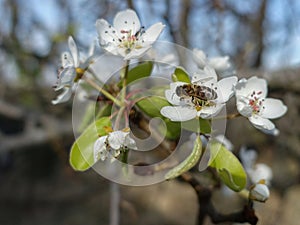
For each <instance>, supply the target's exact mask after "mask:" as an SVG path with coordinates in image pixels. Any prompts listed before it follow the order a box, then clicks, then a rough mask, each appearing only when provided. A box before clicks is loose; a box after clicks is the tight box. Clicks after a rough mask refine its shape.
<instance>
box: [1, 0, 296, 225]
mask: <svg viewBox="0 0 300 225" xmlns="http://www.w3.org/2000/svg"><path fill="white" fill-rule="evenodd" d="M126 8H133V9H135V10H136V12H137V14H138V15H139V17H140V19H141V21H142V24H143V25H144V26H145V27H146V28H147V27H149V26H150V25H151V24H153V23H155V22H159V21H161V22H163V23H164V24H166V25H167V27H166V29H165V30H164V32H163V33H162V35H161V36H160V40H168V41H171V42H175V43H177V44H179V45H182V46H185V47H188V48H191V49H192V48H199V49H202V50H204V51H205V52H206V53H207V54H208V55H209V56H222V55H229V56H230V58H231V60H232V63H233V64H234V65H235V69H236V70H237V74H238V76H239V77H249V76H253V75H257V76H259V77H264V78H266V79H267V80H268V81H269V85H270V93H269V95H270V96H272V97H276V98H280V99H282V100H283V101H284V102H285V104H287V105H288V108H289V110H288V113H287V114H286V115H285V117H284V118H282V119H279V120H277V121H275V123H276V125H277V126H278V128H279V130H280V131H281V133H280V135H279V136H278V137H270V136H267V135H264V134H262V133H260V132H259V131H257V130H255V129H254V128H253V127H252V126H251V125H249V124H248V123H247V121H242V122H241V120H244V119H243V118H240V119H237V120H235V121H232V123H230V124H229V125H228V130H227V136H228V138H229V139H230V140H231V141H232V142H233V144H234V145H235V151H238V150H239V148H240V147H241V146H242V145H246V146H248V147H251V148H254V149H256V150H257V152H258V153H259V156H258V161H259V162H262V163H266V164H267V165H269V166H270V167H271V168H272V170H273V180H272V182H271V183H272V186H271V198H270V199H269V201H268V202H267V203H266V204H257V206H256V207H257V214H258V216H259V218H260V222H259V224H270V225H271V224H272V225H274V224H281V225H282V224H285V225H293V224H298V221H300V215H299V211H300V185H299V180H300V179H299V178H300V164H299V162H300V147H299V146H300V126H299V124H300V119H299V113H300V101H299V95H300V1H298V0H286V1H282V0H249V1H235V0H172V1H171V0H127V1H126V0H89V1H87V0H77V1H72V0H44V1H38V0H26V1H25V0H0V19H1V26H0V224H3V225H18V224H20V225H25V224H30V225H35V224H36V225H37V224H39V225H40V224H43V225H50V224H51V225H52V224H55V225H65V224H73V225H79V224H90V225H94V224H109V198H110V195H109V182H108V181H107V180H105V179H104V178H102V177H101V176H99V175H98V174H97V173H95V172H94V171H92V170H90V171H87V172H84V173H77V172H74V171H73V170H72V169H71V168H70V166H69V163H68V154H69V149H70V146H71V145H72V143H73V141H74V136H73V131H72V121H71V115H72V111H71V109H72V102H71V101H70V102H68V103H65V104H61V105H57V106H53V105H52V104H51V100H52V99H54V98H55V97H56V93H55V92H54V91H53V89H52V86H53V84H55V82H56V79H57V75H56V74H57V69H58V67H59V63H60V53H61V52H62V51H64V50H67V48H68V46H67V38H68V36H69V35H73V37H74V38H75V40H76V42H77V43H78V46H79V49H80V50H83V49H87V48H88V47H89V45H90V43H91V42H93V40H95V38H96V30H95V21H96V19H97V18H105V19H107V20H108V21H110V22H111V21H112V20H113V17H114V15H115V14H116V13H117V12H118V11H120V10H123V9H126ZM241 130H242V131H243V134H242V135H241V134H240V131H241ZM120 188H121V202H120V212H121V215H120V224H169V225H177V224H178V225H179V224H185V225H189V224H194V223H195V221H196V213H197V207H198V206H197V201H196V196H195V193H193V190H192V189H191V188H190V187H189V186H188V185H187V184H183V183H181V182H178V181H176V180H174V181H169V182H164V183H162V184H156V185H152V186H149V187H139V188H137V187H125V186H121V187H120ZM217 197H218V196H216V199H217ZM234 201H235V200H234V199H233V198H232V199H229V200H226V201H224V202H225V203H226V204H228V203H229V202H230V203H231V202H234ZM216 202H217V203H218V204H219V205H220V206H219V207H220V210H225V211H224V212H226V210H228V207H227V208H226V207H225V208H222V203H220V201H218V200H216ZM224 202H223V204H225V203H224ZM233 205H234V204H233ZM229 212H230V211H229ZM207 224H211V223H210V221H209V220H208V221H207Z"/></svg>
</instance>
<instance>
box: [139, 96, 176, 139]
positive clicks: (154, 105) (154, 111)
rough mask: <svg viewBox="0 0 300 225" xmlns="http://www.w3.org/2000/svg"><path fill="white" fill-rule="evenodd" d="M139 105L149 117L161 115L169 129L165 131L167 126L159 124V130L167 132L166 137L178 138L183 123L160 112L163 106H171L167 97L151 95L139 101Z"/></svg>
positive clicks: (162, 132)
mask: <svg viewBox="0 0 300 225" xmlns="http://www.w3.org/2000/svg"><path fill="white" fill-rule="evenodd" d="M137 106H138V107H139V109H141V110H142V111H143V112H144V113H145V114H146V115H148V116H149V117H151V118H154V117H159V118H161V119H162V120H163V121H164V122H165V125H166V129H167V130H166V131H165V127H164V126H163V125H159V126H158V131H159V132H160V133H161V134H164V133H165V136H166V138H168V139H176V138H178V137H179V135H180V131H181V124H180V123H178V122H173V121H171V120H169V119H168V118H165V117H164V116H163V115H161V113H160V110H161V108H162V107H164V106H170V103H169V102H168V101H167V100H166V99H165V98H163V97H159V96H150V97H147V98H144V99H142V100H140V101H138V102H137Z"/></svg>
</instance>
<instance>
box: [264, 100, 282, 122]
mask: <svg viewBox="0 0 300 225" xmlns="http://www.w3.org/2000/svg"><path fill="white" fill-rule="evenodd" d="M263 106H264V107H265V108H264V109H263V110H262V112H261V116H262V117H264V118H269V119H276V118H278V117H281V116H283V115H284V114H285V113H286V111H287V107H286V105H284V104H283V103H282V101H281V100H279V99H274V98H266V99H265V101H264V102H263Z"/></svg>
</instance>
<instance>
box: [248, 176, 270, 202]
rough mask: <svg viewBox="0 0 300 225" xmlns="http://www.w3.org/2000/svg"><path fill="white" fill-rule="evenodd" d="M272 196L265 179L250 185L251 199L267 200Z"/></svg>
mask: <svg viewBox="0 0 300 225" xmlns="http://www.w3.org/2000/svg"><path fill="white" fill-rule="evenodd" d="M269 196H270V191H269V188H268V186H267V185H266V184H265V180H260V181H259V182H258V183H257V184H254V185H253V186H252V187H250V192H249V199H251V200H254V201H258V202H265V201H267V200H268V198H269Z"/></svg>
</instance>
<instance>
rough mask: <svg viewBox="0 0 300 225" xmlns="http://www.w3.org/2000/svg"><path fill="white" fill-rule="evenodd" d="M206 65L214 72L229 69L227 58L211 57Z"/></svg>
mask: <svg viewBox="0 0 300 225" xmlns="http://www.w3.org/2000/svg"><path fill="white" fill-rule="evenodd" d="M208 65H210V66H211V67H213V68H214V69H215V70H217V71H219V72H222V71H225V70H228V69H229V68H230V63H229V57H228V56H224V57H213V58H210V59H209V60H208Z"/></svg>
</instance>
